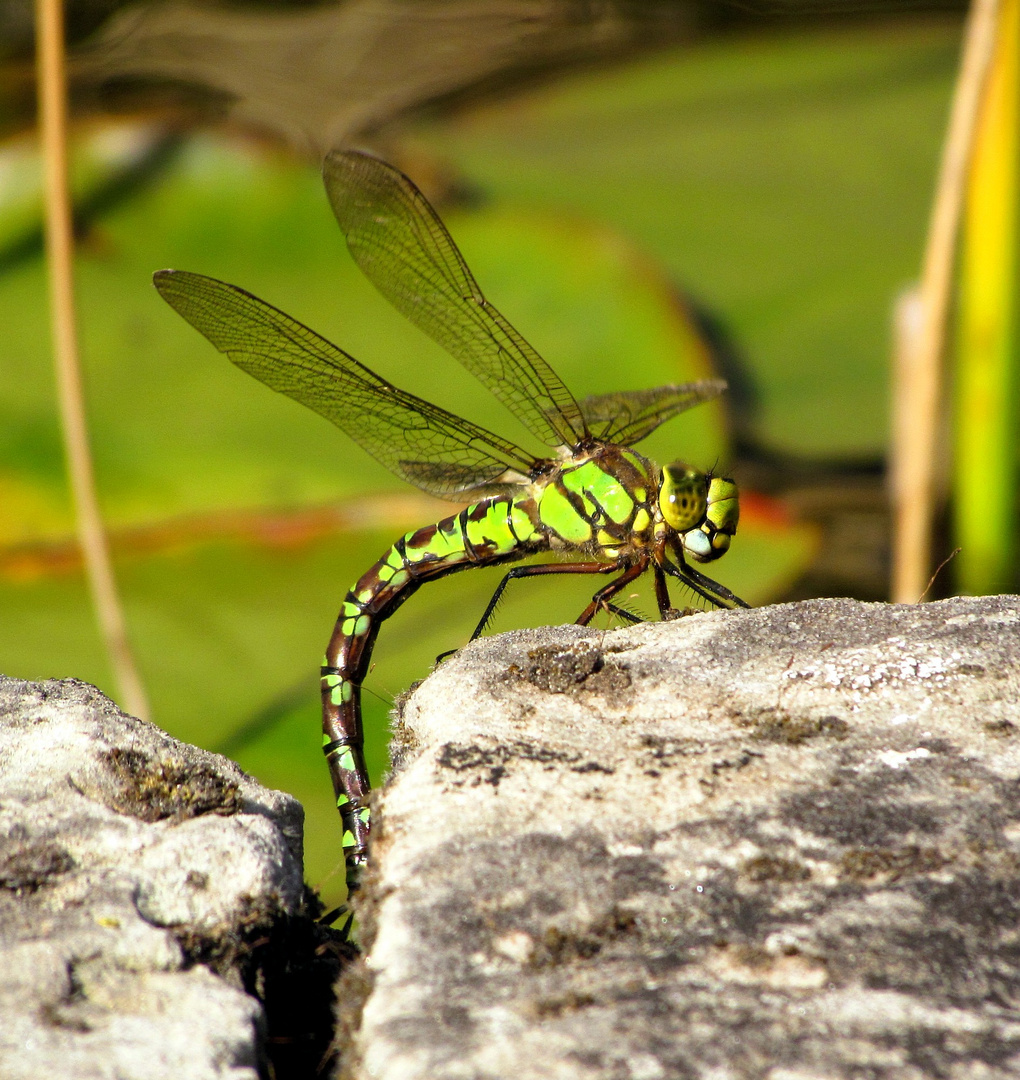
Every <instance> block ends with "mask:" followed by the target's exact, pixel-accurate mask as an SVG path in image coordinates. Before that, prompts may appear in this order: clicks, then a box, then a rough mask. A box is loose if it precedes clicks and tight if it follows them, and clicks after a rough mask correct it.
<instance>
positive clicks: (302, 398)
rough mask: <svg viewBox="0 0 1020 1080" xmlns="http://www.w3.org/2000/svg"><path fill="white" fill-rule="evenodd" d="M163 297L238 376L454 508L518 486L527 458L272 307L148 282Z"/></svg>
mask: <svg viewBox="0 0 1020 1080" xmlns="http://www.w3.org/2000/svg"><path fill="white" fill-rule="evenodd" d="M153 281H154V283H155V286H156V288H157V289H158V290H159V293H160V295H161V296H162V297H163V299H164V300H166V302H167V303H168V304H169V305H170V306H171V307H172V308H174V310H175V311H177V312H178V314H180V315H182V316H183V317H184V318H185V319H186V320H187V321H188V322H189V323H191V325H192V326H193V327H194V328H195V329H196V330H198V332H199V333H200V334H202V335H204V336H205V337H206V338H208V339H209V341H210V342H212V344H213V345H215V346H216V348H217V349H219V351H220V352H222V353H225V354H226V355H227V356H228V357H229V358H230V360H232V361H233V362H234V363H235V364H236V365H237V366H238V367H239V368H242V369H243V370H244V371H247V372H248V374H249V375H254V376H255V378H256V379H259V380H260V381H261V382H264V383H265V384H266V385H267V386H269V387H271V388H272V389H273V390H277V391H279V392H280V393H281V394H286V395H287V396H288V397H291V398H293V399H294V400H295V401H299V402H300V403H301V404H302V405H307V406H308V407H309V408H310V409H314V411H315V412H317V413H319V414H320V415H322V416H324V417H325V418H326V419H327V420H330V421H332V423H334V424H336V426H337V427H339V428H341V429H342V430H343V431H345V432H346V433H347V434H348V435H349V436H350V437H351V438H352V439H354V441H355V442H357V443H359V444H360V445H361V446H363V447H364V448H365V449H366V450H367V451H368V452H369V453H370V454H371V455H372V456H373V457H374V458H376V459H377V460H379V461H381V462H382V463H383V464H384V465H385V466H386V467H387V468H389V469H391V470H392V471H393V472H395V473H396V474H397V475H398V476H400V477H402V478H403V479H405V480H407V481H409V482H410V483H412V484H414V485H415V486H416V487H418V488H420V489H421V490H422V491H427V492H429V493H430V494H432V495H438V496H440V497H441V498H456V497H457V496H458V495H460V494H461V493H464V492H466V491H471V492H472V493H474V492H476V491H477V490H479V489H481V490H485V491H490V490H501V489H502V488H503V487H505V486H506V485H507V484H511V485H512V484H514V483H520V482H524V481H526V479H527V476H528V474H529V473H530V471H531V470H532V468H533V467H534V466H535V462H534V460H533V459H532V458H531V456H530V455H529V454H527V453H525V451H523V450H521V449H520V448H519V447H517V446H514V444H513V443H511V442H508V441H507V440H505V439H502V438H500V436H498V435H495V434H493V433H492V432H490V431H486V429H485V428H482V427H479V426H478V425H477V424H472V423H471V422H470V421H468V420H463V419H461V418H460V417H459V416H455V415H454V414H453V413H449V412H447V411H446V410H445V409H440V408H439V407H438V406H436V405H433V404H431V403H430V402H428V401H425V400H424V399H422V398H419V397H415V396H414V395H413V394H408V393H405V392H404V391H402V390H398V389H397V387H395V386H393V385H392V384H391V383H388V382H387V381H386V380H385V379H382V378H380V377H379V376H378V375H376V374H375V372H373V371H370V370H369V369H368V368H366V367H365V366H364V365H363V364H360V363H358V361H357V360H355V359H354V358H353V357H352V356H348V355H347V353H345V352H343V350H341V349H338V348H337V347H336V346H335V345H333V344H331V343H330V342H329V341H327V340H326V339H325V338H322V337H319V335H318V334H316V333H314V332H313V331H311V330H309V329H308V327H307V326H304V325H302V324H301V323H299V322H298V321H297V320H296V319H292V318H291V317H290V316H289V315H285V314H284V313H283V312H282V311H279V310H278V309H277V308H274V307H272V306H271V305H270V304H267V303H265V301H263V300H259V299H258V297H256V296H252V295H251V293H248V292H245V291H244V289H239V288H237V286H235V285H227V284H226V283H225V282H222V281H217V280H216V279H215V278H209V277H204V276H203V275H201V274H191V273H187V272H186V271H181V270H161V271H159V272H158V273H157V274H155V275H154V276H153Z"/></svg>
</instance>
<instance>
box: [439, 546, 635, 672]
mask: <svg viewBox="0 0 1020 1080" xmlns="http://www.w3.org/2000/svg"><path fill="white" fill-rule="evenodd" d="M619 569H620V567H619V565H618V564H617V563H598V562H582V563H538V564H537V565H534V566H515V567H514V568H513V569H512V570H510V571H509V572H508V573H506V574H505V575H504V576H503V580H502V581H501V582H500V583H499V584H498V585H497V586H496V591H495V592H494V593H493V594H492V599H491V600H490V601H489V603H488V606H487V607H486V608H485V612H484V613H483V615H482V617H481V619H480V621H479V623H478V625H477V626H476V627H475V631H474V633H473V634H472V635H471V638H470V640H471V641H474V640H475V638H478V637H481V636H482V634H483V633H484V632H485V628H486V626H488V625H489V620H490V619H491V618H492V613H493V612H494V611H495V610H496V605H497V604H498V603H499V598H500V597H501V596H502V595H503V592H504V591H505V589H506V587H507V585H509V584H510V582H511V581H516V580H517V579H518V578H525V577H538V575H539V574H612V573H613V572H614V571H616V570H619ZM589 618H590V616H589ZM443 655H444V656H448V655H449V654H448V653H444V654H443Z"/></svg>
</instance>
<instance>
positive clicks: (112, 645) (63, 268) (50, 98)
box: [35, 0, 149, 719]
mask: <svg viewBox="0 0 1020 1080" xmlns="http://www.w3.org/2000/svg"><path fill="white" fill-rule="evenodd" d="M35 16H36V35H37V45H36V51H37V63H36V69H37V79H38V95H39V126H40V129H41V134H42V148H43V162H44V169H45V199H46V259H47V265H48V268H49V282H50V312H51V324H52V332H53V349H54V357H55V362H56V377H57V395H58V398H59V404H60V418H61V424H62V428H63V437H64V451H65V454H66V457H67V464H68V472H69V474H70V480H71V491H72V495H73V498H74V507H75V518H76V524H77V531H78V541H79V543H80V544H81V549H82V555H83V557H84V561H85V572H86V577H87V579H88V583H89V590H90V592H91V594H92V603H93V606H94V608H95V612H96V618H97V621H98V623H99V628H100V632H101V634H102V636H103V640H104V643H105V646H106V650H107V655H108V657H109V660H110V666H111V668H112V670H113V675H114V679H115V681H116V685H117V691H118V694H119V696H120V698H121V701H122V703H123V706H124V708H125V709H126V710H127V711H128V712H130V713H133V714H134V715H135V716H139V717H141V718H143V719H148V716H149V705H148V701H147V699H146V695H145V688H144V686H143V685H142V681H141V678H140V677H139V675H138V670H137V668H136V666H135V662H134V658H133V656H132V654H131V647H130V645H129V643H128V639H127V633H126V630H125V625H124V615H123V611H122V609H121V605H120V600H119V598H118V595H117V586H116V582H115V581H114V577H113V567H112V565H111V562H110V552H109V548H108V547H107V543H106V535H105V533H104V531H103V522H102V517H101V515H100V512H99V502H98V499H97V497H96V489H95V477H94V474H93V469H92V456H91V453H90V451H89V440H88V428H87V425H86V420H85V404H84V400H83V394H82V379H81V368H80V365H79V362H78V335H77V328H76V324H75V308H74V281H73V269H74V268H73V260H74V232H73V226H72V220H71V199H70V184H69V180H68V155H67V77H66V66H65V62H64V12H63V7H62V0H36V5H35Z"/></svg>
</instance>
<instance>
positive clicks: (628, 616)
mask: <svg viewBox="0 0 1020 1080" xmlns="http://www.w3.org/2000/svg"><path fill="white" fill-rule="evenodd" d="M602 606H603V607H604V608H605V609H606V611H608V612H610V613H611V614H613V615H616V616H617V617H618V618H620V619H623V620H624V621H625V622H629V623H630V624H631V625H633V626H636V625H637V624H638V623H642V622H644V621H645V620H644V619H642V618H641V617H640V616H639V615H635V614H634V612H633V611H628V610H627V609H626V608H622V607H618V606H617V605H616V604H610V603H609V601H608V600H607V601H605V602H604V603H603V605H602Z"/></svg>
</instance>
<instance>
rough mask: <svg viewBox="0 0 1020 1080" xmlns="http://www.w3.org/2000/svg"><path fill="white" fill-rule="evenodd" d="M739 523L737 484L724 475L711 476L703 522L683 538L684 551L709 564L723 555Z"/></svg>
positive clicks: (693, 557) (727, 549) (698, 560)
mask: <svg viewBox="0 0 1020 1080" xmlns="http://www.w3.org/2000/svg"><path fill="white" fill-rule="evenodd" d="M739 520H740V501H739V498H738V495H737V485H736V484H734V483H733V481H732V480H729V479H727V478H726V477H724V476H713V477H712V478H711V479H710V480H709V483H708V500H707V506H706V509H705V517H704V520H703V521H702V522H701V523H700V524H699V525H697V527H695V528H693V529H690V530H688V531H687V532H685V533H684V535H683V538H682V543H683V548H684V551H685V552H686V553H687V554H688V555H690V557H691V558H692V559H695V560H696V561H697V562H712V561H713V560H714V559H718V558H719V557H720V556H721V555H725V554H726V552H727V551H729V548H730V538H731V537H732V536H733V534H734V533H735V532H736V531H737V522H738V521H739Z"/></svg>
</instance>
